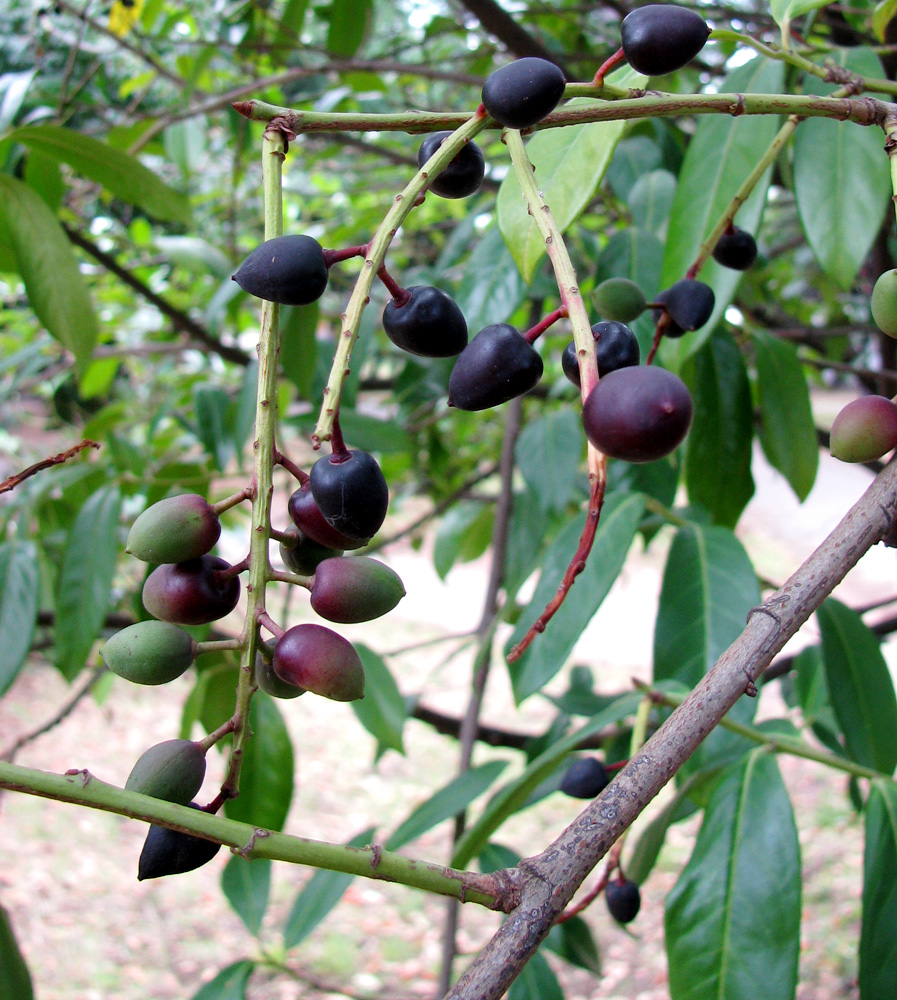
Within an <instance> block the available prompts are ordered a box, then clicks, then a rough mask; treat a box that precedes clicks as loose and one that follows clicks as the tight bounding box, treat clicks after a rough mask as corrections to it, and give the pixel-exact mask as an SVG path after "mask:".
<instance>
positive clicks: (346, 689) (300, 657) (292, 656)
mask: <svg viewBox="0 0 897 1000" xmlns="http://www.w3.org/2000/svg"><path fill="white" fill-rule="evenodd" d="M273 667H274V673H275V674H277V676H278V677H279V678H280V679H281V680H282V681H285V682H286V683H287V684H292V685H294V686H295V687H301V688H305V690H306V691H311V692H312V693H313V694H319V695H321V696H322V697H323V698H331V699H332V700H333V701H355V700H356V699H358V698H363V697H364V667H363V666H362V664H361V658H360V657H359V655H358V653H357V652H356V651H355V647H354V646H353V645H352V643H351V642H349V641H348V639H344V638H343V637H342V636H341V635H338V634H337V633H336V632H334V631H333V630H332V629H329V628H325V627H324V626H323V625H294V626H293V628H291V629H288V630H287V631H286V632H284V634H283V635H282V636H281V637H280V638H279V639H278V640H277V644H276V645H275V647H274V662H273Z"/></svg>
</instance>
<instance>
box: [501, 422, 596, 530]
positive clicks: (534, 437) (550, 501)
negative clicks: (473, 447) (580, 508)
mask: <svg viewBox="0 0 897 1000" xmlns="http://www.w3.org/2000/svg"><path fill="white" fill-rule="evenodd" d="M581 452H582V424H581V422H580V418H579V416H578V414H577V413H576V411H575V410H573V409H565V410H555V411H554V412H552V413H548V414H546V415H545V416H544V417H539V418H538V419H536V420H532V421H530V422H529V423H528V424H527V425H526V426H525V427H524V428H523V431H522V432H521V434H520V437H519V438H518V439H517V445H516V447H515V448H514V458H515V460H516V462H517V467H518V468H519V469H520V472H521V475H522V476H523V478H524V479H525V480H526V484H527V486H529V488H530V489H531V490H532V491H533V493H535V494H536V496H537V497H538V498H539V503H540V505H541V506H542V509H543V510H544V511H545V512H546V513H548V514H555V513H562V512H563V511H564V510H565V509H566V507H567V504H569V503H570V501H571V500H572V499H573V497H574V495H575V494H576V492H577V490H578V489H581V488H582V473H581V471H580V457H581ZM546 469H551V475H546V474H545V470H546Z"/></svg>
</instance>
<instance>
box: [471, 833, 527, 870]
mask: <svg viewBox="0 0 897 1000" xmlns="http://www.w3.org/2000/svg"><path fill="white" fill-rule="evenodd" d="M519 863H520V855H519V854H518V853H517V852H516V851H512V850H511V848H510V847H505V845H504V844H496V843H494V842H493V841H490V842H489V843H488V844H486V845H484V847H483V849H482V850H481V851H480V853H479V854H478V855H477V867H478V868H479V869H480V871H481V872H482V873H483V874H484V875H488V874H490V873H491V872H498V871H501V870H502V869H503V868H514V867H516V866H517V865H518V864H519Z"/></svg>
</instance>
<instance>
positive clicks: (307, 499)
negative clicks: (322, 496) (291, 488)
mask: <svg viewBox="0 0 897 1000" xmlns="http://www.w3.org/2000/svg"><path fill="white" fill-rule="evenodd" d="M287 511H288V512H289V515H290V518H291V519H292V522H293V524H295V525H296V527H297V528H298V529H299V531H300V532H302V534H303V535H304V536H305V537H306V538H308V539H309V540H310V541H312V542H317V544H318V545H323V546H324V547H325V548H328V549H335V550H337V551H345V550H346V549H360V548H361V547H362V546H363V545H367V543H368V541H369V539H367V538H350V537H349V536H348V535H344V534H343V533H342V532H341V531H337V530H336V528H334V527H333V525H331V524H328V523H327V521H326V520H325V518H324V515H323V514H322V513H321V508H320V507H319V506H318V505H317V503H316V502H315V498H314V496H313V495H312V492H311V482H310V481H306V483H305V485H303V486H300V487H299V489H298V490H296V491H295V492H294V493H293V495H292V496H291V497H290V499H289V503H288V504H287Z"/></svg>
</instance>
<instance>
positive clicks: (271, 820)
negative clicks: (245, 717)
mask: <svg viewBox="0 0 897 1000" xmlns="http://www.w3.org/2000/svg"><path fill="white" fill-rule="evenodd" d="M223 721H224V719H223V718H222V719H219V720H218V724H219V725H220V724H221V722H223ZM249 728H250V729H251V730H252V739H251V740H249V742H248V743H247V744H246V748H245V750H244V752H243V754H244V755H243V769H242V771H241V772H240V795H239V797H238V798H236V799H228V800H227V802H225V803H224V812H225V814H226V815H227V817H228V819H236V820H240V821H242V822H243V823H252V825H253V826H260V827H264V828H265V829H268V830H281V829H283V824H284V822H285V821H286V818H287V813H288V812H289V811H290V802H291V801H292V798H293V746H292V744H291V743H290V735H289V733H288V732H287V727H286V724H285V723H284V721H283V716H282V715H281V714H280V709H279V708H278V707H277V705H276V704H275V702H274V699H273V698H270V697H269V696H268V695H266V694H264V693H263V692H261V691H259V692H257V693H256V695H255V697H254V698H253V699H252V707H251V708H250V711H249Z"/></svg>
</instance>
